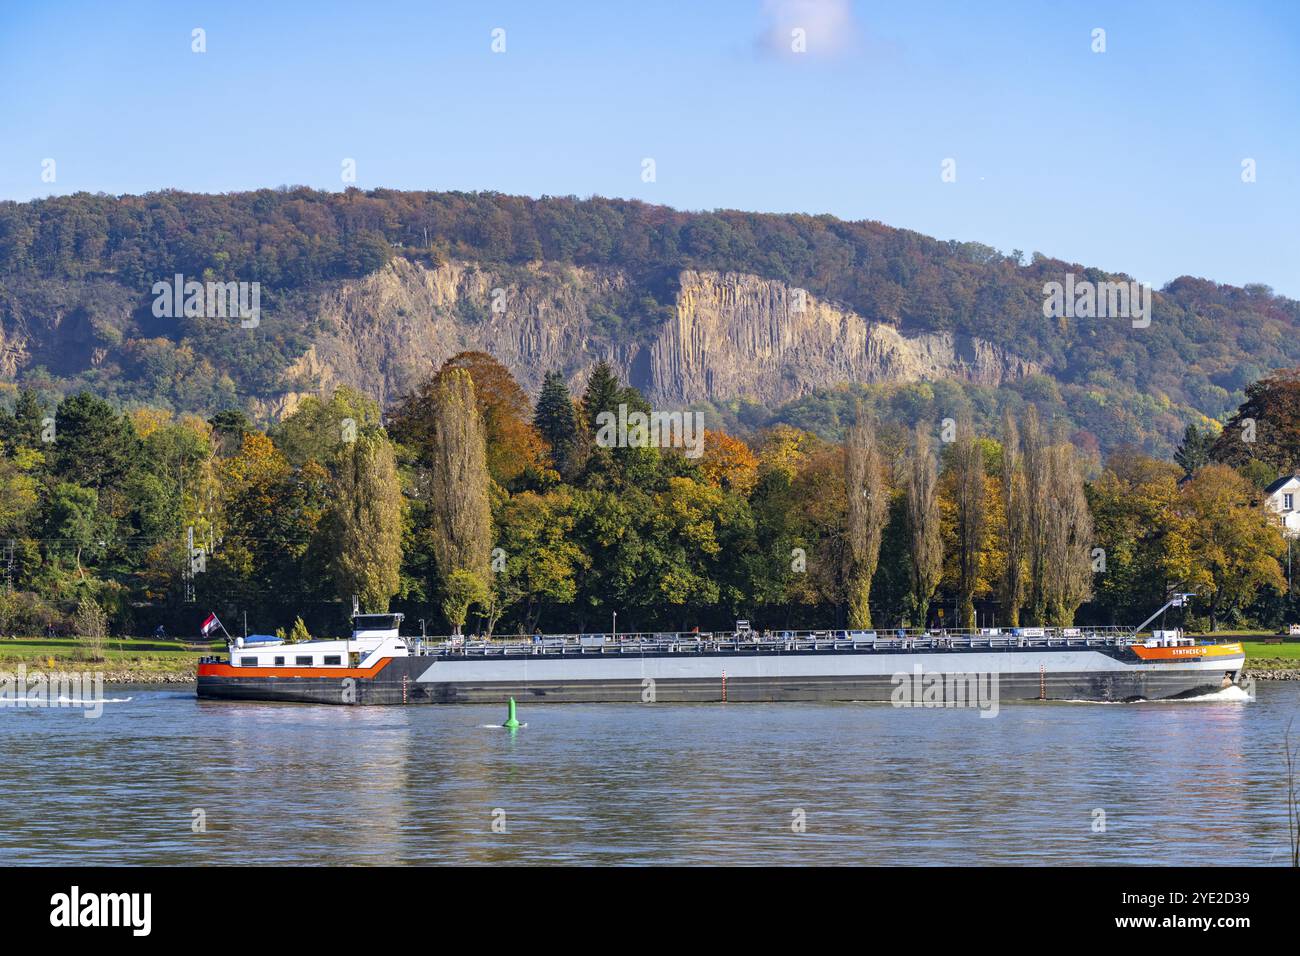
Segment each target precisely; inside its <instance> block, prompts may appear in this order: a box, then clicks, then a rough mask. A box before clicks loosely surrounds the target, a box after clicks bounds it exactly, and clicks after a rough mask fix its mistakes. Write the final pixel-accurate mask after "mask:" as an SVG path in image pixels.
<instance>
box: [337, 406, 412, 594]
mask: <svg viewBox="0 0 1300 956" xmlns="http://www.w3.org/2000/svg"><path fill="white" fill-rule="evenodd" d="M331 465H332V468H331V471H332V480H331V489H330V502H331V504H330V514H329V519H328V528H329V532H330V535H329V538H330V547H331V550H332V554H331V557H330V562H329V567H330V571H331V573H332V577H333V579H334V583H335V587H336V588H337V590H338V594H339V596H340V597H342V598H344V599H347V598H348V597H350V596H352V595H355V596H356V597H357V598H358V600H359V602H360V605H361V609H362V611H364V612H366V613H370V614H376V613H384V612H386V611H387V610H388V602H389V601H390V600H391V599H392V597H393V595H394V594H396V593H397V589H398V584H399V581H398V570H399V568H400V566H401V562H402V489H401V483H400V481H399V480H398V476H397V462H396V459H395V457H394V455H393V449H392V446H391V445H390V444H389V442H388V439H387V438H386V437H385V436H384V435H383V433H382V432H378V431H372V432H363V433H362V434H359V435H357V436H356V438H355V439H354V440H353V441H351V442H347V443H344V444H343V445H342V446H341V447H340V448H339V449H338V451H337V452H336V453H335V454H334V457H333V460H332V462H331Z"/></svg>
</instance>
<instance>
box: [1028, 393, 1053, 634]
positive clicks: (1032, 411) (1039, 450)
mask: <svg viewBox="0 0 1300 956" xmlns="http://www.w3.org/2000/svg"><path fill="white" fill-rule="evenodd" d="M1021 454H1022V461H1023V464H1022V470H1023V473H1024V486H1025V507H1024V517H1025V524H1024V531H1025V558H1026V563H1027V564H1028V566H1029V581H1028V609H1029V623H1030V624H1032V625H1034V626H1036V627H1041V626H1042V625H1043V624H1044V623H1046V620H1047V588H1046V575H1047V522H1048V518H1049V515H1048V484H1049V481H1050V474H1049V465H1048V454H1047V441H1046V439H1045V438H1044V437H1043V429H1042V425H1041V424H1039V421H1038V410H1037V409H1036V408H1035V407H1034V406H1033V405H1030V406H1029V407H1028V408H1027V409H1026V410H1025V429H1024V437H1023V441H1022V444H1021Z"/></svg>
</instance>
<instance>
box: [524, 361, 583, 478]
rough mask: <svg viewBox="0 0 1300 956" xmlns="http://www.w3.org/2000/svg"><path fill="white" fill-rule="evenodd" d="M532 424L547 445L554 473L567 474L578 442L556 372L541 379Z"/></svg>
mask: <svg viewBox="0 0 1300 956" xmlns="http://www.w3.org/2000/svg"><path fill="white" fill-rule="evenodd" d="M533 425H534V426H535V427H536V428H537V430H538V432H540V433H541V436H542V437H543V438H544V439H546V443H547V444H548V445H550V446H551V462H552V463H553V464H554V465H555V468H556V470H557V471H560V472H565V473H567V466H568V464H569V463H570V460H571V456H572V454H573V449H574V447H575V445H576V444H577V441H578V415H577V412H576V410H575V409H574V407H573V397H572V396H571V395H570V394H569V386H568V385H567V384H566V383H565V381H564V376H563V375H562V374H560V373H559V372H558V371H555V372H547V373H546V377H545V378H544V379H543V380H542V392H541V395H539V396H538V398H537V409H536V411H535V412H534V414H533Z"/></svg>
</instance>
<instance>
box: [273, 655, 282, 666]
mask: <svg viewBox="0 0 1300 956" xmlns="http://www.w3.org/2000/svg"><path fill="white" fill-rule="evenodd" d="M275 666H276V667H283V666H284V658H283V657H277V658H276V659H275Z"/></svg>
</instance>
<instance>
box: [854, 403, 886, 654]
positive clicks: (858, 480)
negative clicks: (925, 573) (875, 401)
mask: <svg viewBox="0 0 1300 956" xmlns="http://www.w3.org/2000/svg"><path fill="white" fill-rule="evenodd" d="M844 491H845V495H846V497H847V499H848V510H847V532H848V534H847V537H848V547H847V548H846V549H845V569H844V570H845V574H844V578H845V582H846V588H847V591H848V603H849V626H850V627H853V628H869V627H871V582H872V579H873V578H874V577H875V574H876V567H877V566H878V565H879V563H880V539H881V536H882V535H883V533H884V528H885V519H886V518H887V517H888V515H889V488H888V486H887V485H886V483H885V464H884V456H883V455H882V454H881V451H880V445H879V443H878V442H877V441H876V434H875V429H874V428H873V426H872V423H871V422H870V421H869V420H868V418H867V416H866V413H865V411H864V409H863V407H862V405H861V403H859V404H858V407H857V414H856V416H855V418H854V422H853V424H852V426H850V428H849V433H848V437H847V439H846V441H845V443H844Z"/></svg>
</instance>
